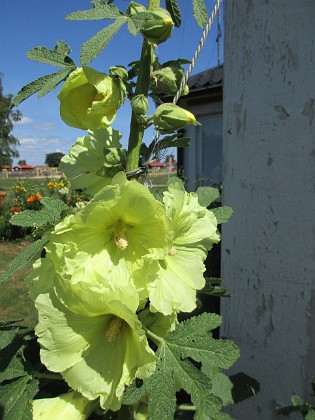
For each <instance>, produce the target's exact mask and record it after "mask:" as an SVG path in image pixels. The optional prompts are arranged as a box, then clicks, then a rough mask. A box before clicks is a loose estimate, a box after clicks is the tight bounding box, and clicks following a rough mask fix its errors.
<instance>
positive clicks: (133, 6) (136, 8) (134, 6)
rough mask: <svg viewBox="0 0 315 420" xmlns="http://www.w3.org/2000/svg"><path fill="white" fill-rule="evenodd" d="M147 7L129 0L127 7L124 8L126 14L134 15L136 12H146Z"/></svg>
mask: <svg viewBox="0 0 315 420" xmlns="http://www.w3.org/2000/svg"><path fill="white" fill-rule="evenodd" d="M146 12H147V9H146V8H145V7H144V6H143V5H142V4H139V3H136V2H134V1H132V2H130V4H129V6H128V7H127V10H126V15H127V16H132V15H135V14H137V13H146Z"/></svg>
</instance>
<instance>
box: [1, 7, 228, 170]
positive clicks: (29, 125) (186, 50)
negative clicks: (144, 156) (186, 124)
mask: <svg viewBox="0 0 315 420" xmlns="http://www.w3.org/2000/svg"><path fill="white" fill-rule="evenodd" d="M138 3H142V4H145V5H146V1H144V0H138ZM178 3H179V5H180V7H181V12H182V21H183V22H182V26H181V27H180V28H179V29H177V28H175V29H174V31H173V35H172V38H171V39H170V40H169V41H167V42H166V43H163V44H161V45H159V46H158V49H157V51H156V54H157V55H158V57H159V60H160V62H161V63H163V62H165V61H168V60H170V59H175V58H186V59H189V60H190V59H191V58H192V57H193V54H194V52H195V50H196V47H197V45H198V43H199V40H200V38H201V35H202V29H201V28H199V26H198V25H197V24H196V22H195V20H194V18H193V16H192V6H191V1H190V0H178ZM128 4H129V1H126V0H116V1H115V5H116V6H117V7H119V8H120V9H121V10H123V11H125V10H126V7H127V6H128ZM206 4H207V7H208V13H209V14H210V13H211V10H212V8H213V6H214V1H213V0H206ZM161 5H162V6H163V5H164V2H163V0H162V1H161ZM90 7H91V3H90V1H89V0H66V1H64V0H57V1H48V0H28V1H25V0H15V1H14V2H12V0H1V14H0V28H1V29H0V31H1V42H0V57H1V60H0V73H2V74H3V80H2V83H3V90H4V94H8V93H12V94H16V93H17V92H18V91H19V90H20V88H21V87H22V86H24V85H25V84H27V83H29V82H31V81H33V80H35V79H36V78H38V77H41V76H43V75H45V74H48V73H52V72H54V71H57V70H58V68H56V67H52V66H49V65H45V64H42V63H37V62H33V61H31V60H29V59H28V58H27V56H26V53H27V51H29V50H30V49H32V48H34V47H37V46H45V47H47V48H50V49H53V48H54V46H55V44H56V43H57V42H58V41H60V40H63V41H65V42H66V43H67V44H68V45H69V46H70V47H71V50H72V53H71V54H70V56H71V58H72V59H73V60H74V61H75V62H76V64H77V65H78V66H80V60H79V56H80V46H81V44H82V43H83V42H85V41H86V40H87V39H89V38H90V37H92V36H93V35H94V34H96V32H98V31H99V30H100V29H102V28H103V27H104V26H105V25H106V24H109V23H112V21H110V20H108V21H105V20H103V21H93V22H88V21H80V22H79V21H67V20H65V16H66V15H67V14H69V13H71V12H74V11H76V10H86V9H90ZM222 15H223V13H222V12H221V16H222ZM221 20H222V18H221ZM216 38H217V25H216V24H215V25H214V26H213V28H212V30H211V32H210V34H209V36H208V38H207V41H206V43H205V45H204V48H203V50H202V52H201V54H200V56H199V59H198V61H197V64H196V66H195V68H194V71H193V74H196V73H199V72H201V71H203V70H206V69H208V68H210V67H213V66H216V65H217V44H216ZM141 43H142V39H141V36H140V35H138V36H137V37H133V36H132V35H130V34H129V33H128V31H127V28H126V27H123V28H122V29H121V30H120V32H119V33H118V35H117V36H116V37H115V38H114V39H113V40H112V41H111V43H110V44H109V46H108V47H107V48H106V49H105V50H104V52H103V53H101V55H100V56H99V58H98V59H96V60H94V61H92V62H91V63H90V64H89V65H90V66H91V67H93V68H95V69H96V70H99V71H102V72H104V73H108V68H109V67H110V66H113V65H124V66H126V67H127V65H128V64H129V63H130V62H131V61H134V60H137V59H139V55H140V48H141ZM60 87H61V85H59V87H57V89H55V90H54V91H53V92H51V93H49V94H48V95H46V96H45V97H43V98H41V99H38V98H37V96H33V97H30V98H29V99H27V100H26V101H25V102H23V103H22V104H21V105H19V107H18V109H19V110H20V111H21V112H22V114H23V120H22V121H21V122H20V123H18V124H15V127H14V132H13V133H14V135H15V136H16V137H17V138H18V139H19V141H20V146H19V148H18V150H19V152H20V157H19V159H25V160H26V162H27V163H28V164H31V165H36V164H38V165H40V164H44V161H45V156H46V154H47V153H52V152H56V151H58V152H59V151H60V152H62V153H65V154H66V153H68V151H69V148H70V147H71V145H72V144H73V143H74V142H75V140H76V138H77V137H80V136H84V135H85V134H86V132H85V131H82V130H77V129H74V128H72V127H68V126H66V125H65V124H64V123H63V122H62V120H61V119H60V116H59V101H58V99H57V97H56V96H57V93H58V92H59V90H60ZM129 119H130V107H129V103H128V101H126V103H125V105H124V106H123V107H122V108H121V109H120V110H119V111H118V113H117V117H116V120H115V122H114V123H113V128H115V129H117V130H119V131H120V132H121V133H122V134H123V138H122V140H121V142H122V144H123V146H124V147H126V146H127V139H128V134H129ZM148 131H149V130H148ZM151 137H152V131H151V132H148V135H147V136H146V141H147V142H150V140H151Z"/></svg>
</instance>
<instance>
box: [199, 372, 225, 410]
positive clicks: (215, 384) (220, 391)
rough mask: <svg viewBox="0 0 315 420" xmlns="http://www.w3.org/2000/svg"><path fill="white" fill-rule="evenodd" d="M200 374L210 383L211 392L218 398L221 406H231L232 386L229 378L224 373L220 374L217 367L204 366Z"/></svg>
mask: <svg viewBox="0 0 315 420" xmlns="http://www.w3.org/2000/svg"><path fill="white" fill-rule="evenodd" d="M201 370H202V372H203V373H204V374H205V375H207V376H208V377H209V378H210V380H211V383H212V389H211V392H212V393H213V394H214V395H216V396H217V397H219V398H220V399H221V400H222V402H223V405H224V406H226V405H228V404H233V398H232V387H233V384H232V382H231V380H230V378H229V377H228V376H226V375H224V373H222V372H220V370H219V369H218V368H217V367H212V366H208V365H204V366H202V368H201Z"/></svg>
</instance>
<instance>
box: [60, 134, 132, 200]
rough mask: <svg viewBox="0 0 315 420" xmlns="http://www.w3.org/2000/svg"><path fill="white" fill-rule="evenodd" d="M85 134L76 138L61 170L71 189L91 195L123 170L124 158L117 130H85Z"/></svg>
mask: <svg viewBox="0 0 315 420" xmlns="http://www.w3.org/2000/svg"><path fill="white" fill-rule="evenodd" d="M88 134H89V135H88V136H84V137H79V138H77V140H76V142H75V144H74V145H73V146H72V147H71V149H70V152H69V155H66V156H64V157H63V158H62V159H61V162H60V169H61V170H62V171H63V173H64V174H65V175H66V176H67V177H68V179H69V180H70V181H71V185H72V188H74V189H84V190H85V193H86V194H90V195H92V196H93V195H94V194H96V193H97V192H98V191H99V190H100V189H101V188H102V187H104V186H105V185H108V184H110V183H111V181H112V177H113V176H114V175H115V174H116V173H117V172H119V171H121V170H122V169H123V165H124V163H125V160H126V156H125V152H124V151H123V150H122V149H121V144H120V142H119V140H120V138H121V134H120V133H119V131H117V130H114V129H113V128H112V127H108V128H102V129H99V130H95V131H90V130H88Z"/></svg>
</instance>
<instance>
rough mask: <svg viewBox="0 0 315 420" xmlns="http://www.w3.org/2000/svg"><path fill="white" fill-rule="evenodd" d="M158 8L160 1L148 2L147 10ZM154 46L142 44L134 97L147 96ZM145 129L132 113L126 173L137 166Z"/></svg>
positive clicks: (150, 0) (151, 0) (145, 42)
mask: <svg viewBox="0 0 315 420" xmlns="http://www.w3.org/2000/svg"><path fill="white" fill-rule="evenodd" d="M159 6H160V0H149V1H148V10H152V9H155V8H157V7H159ZM153 51H154V45H153V44H151V43H149V42H147V41H146V40H145V39H144V40H143V44H142V51H141V58H140V62H139V74H138V79H137V85H136V90H135V95H139V94H140V93H142V94H143V95H145V96H148V93H149V88H150V75H151V67H152V62H153ZM144 130H145V127H144V125H143V124H142V123H139V122H138V121H137V118H136V115H135V114H134V113H132V116H131V121H130V135H129V140H128V157H127V165H126V171H127V172H129V171H134V170H135V169H137V168H138V166H139V158H140V147H141V144H142V140H143V134H144Z"/></svg>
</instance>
